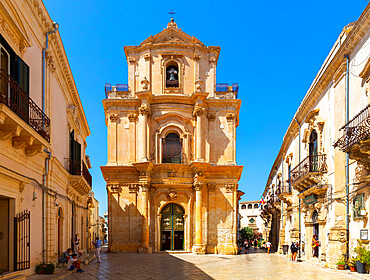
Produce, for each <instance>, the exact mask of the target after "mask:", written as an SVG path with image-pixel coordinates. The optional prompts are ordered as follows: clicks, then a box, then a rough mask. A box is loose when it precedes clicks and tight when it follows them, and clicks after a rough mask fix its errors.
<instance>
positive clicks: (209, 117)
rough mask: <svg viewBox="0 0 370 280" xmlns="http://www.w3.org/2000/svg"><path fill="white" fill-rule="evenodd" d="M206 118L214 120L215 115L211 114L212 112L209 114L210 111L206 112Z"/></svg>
mask: <svg viewBox="0 0 370 280" xmlns="http://www.w3.org/2000/svg"><path fill="white" fill-rule="evenodd" d="M207 119H208V120H209V121H214V120H215V119H216V116H215V115H213V114H211V113H208V114H207Z"/></svg>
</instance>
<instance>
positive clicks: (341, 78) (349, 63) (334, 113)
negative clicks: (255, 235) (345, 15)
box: [263, 5, 370, 266]
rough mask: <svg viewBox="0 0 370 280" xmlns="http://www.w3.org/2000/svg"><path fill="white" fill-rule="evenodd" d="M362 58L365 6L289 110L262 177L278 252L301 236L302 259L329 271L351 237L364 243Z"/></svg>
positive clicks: (367, 69) (366, 139)
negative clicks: (315, 239) (319, 263)
mask: <svg viewBox="0 0 370 280" xmlns="http://www.w3.org/2000/svg"><path fill="white" fill-rule="evenodd" d="M369 56H370V5H367V7H366V9H365V10H364V12H363V13H362V14H361V16H360V17H359V19H358V20H357V21H356V22H353V23H351V24H349V25H347V26H346V27H345V28H344V29H343V31H342V32H341V33H340V35H339V38H338V39H337V41H336V42H335V44H334V46H333V47H332V49H331V51H330V53H329V55H328V57H327V58H326V60H325V61H324V64H323V65H322V67H321V69H320V70H319V73H318V74H317V76H316V78H315V79H314V81H313V83H312V85H311V87H310V88H309V90H308V92H307V94H306V96H305V97H304V99H303V101H302V103H301V105H300V106H299V108H298V110H297V112H296V113H295V115H294V117H293V119H292V121H291V123H290V125H289V127H288V130H287V131H286V133H285V136H284V139H283V144H282V146H281V149H280V151H279V153H278V156H277V157H276V160H275V162H274V164H273V166H272V169H271V172H270V174H269V177H268V180H267V184H266V188H265V191H264V193H263V195H264V196H265V199H266V200H267V204H266V205H265V206H264V207H263V216H264V217H265V219H268V221H269V224H270V236H269V237H270V240H272V243H273V244H274V245H275V246H279V248H277V249H278V250H279V251H281V249H282V245H289V244H291V242H292V241H293V240H298V239H301V241H302V245H304V246H302V249H303V252H302V257H303V258H305V259H312V258H313V257H314V254H317V257H318V259H319V260H320V261H322V262H327V264H328V265H329V266H333V265H334V264H335V263H336V262H337V260H338V259H340V258H341V257H342V256H343V254H346V253H347V246H346V245H347V244H348V251H349V256H354V255H355V253H354V247H355V246H356V245H357V240H358V239H368V234H367V233H368V231H369V223H368V213H369V212H370V199H369V195H370V191H369V187H368V183H369V169H370V161H369V159H368V157H369V152H368V151H369V150H370V148H369V147H370V146H369V143H370V127H369V120H370V114H369V113H370V108H369V101H370V98H369V95H370V58H369ZM346 154H348V164H347V161H346ZM347 166H348V169H347ZM346 186H348V196H347V194H346ZM347 205H348V209H349V211H348V218H349V219H348V222H347V219H346V216H347V210H346V206H347ZM347 232H348V235H349V237H348V238H347ZM314 235H317V237H318V239H319V242H320V244H321V246H320V247H318V249H315V250H316V251H315V250H313V249H312V246H311V245H312V238H313V236H314ZM347 241H348V242H347Z"/></svg>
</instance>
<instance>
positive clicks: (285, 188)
mask: <svg viewBox="0 0 370 280" xmlns="http://www.w3.org/2000/svg"><path fill="white" fill-rule="evenodd" d="M290 193H292V187H291V186H289V185H281V186H278V187H277V189H276V194H277V195H278V196H279V195H281V194H290Z"/></svg>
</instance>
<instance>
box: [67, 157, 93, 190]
mask: <svg viewBox="0 0 370 280" xmlns="http://www.w3.org/2000/svg"><path fill="white" fill-rule="evenodd" d="M65 160H66V164H67V167H68V172H69V174H70V184H71V185H72V186H73V187H74V188H75V189H76V190H77V191H78V192H79V193H80V194H82V195H85V194H88V193H89V191H91V186H92V176H91V174H90V172H89V170H88V168H87V167H86V164H85V162H84V161H82V160H73V159H70V158H66V159H65Z"/></svg>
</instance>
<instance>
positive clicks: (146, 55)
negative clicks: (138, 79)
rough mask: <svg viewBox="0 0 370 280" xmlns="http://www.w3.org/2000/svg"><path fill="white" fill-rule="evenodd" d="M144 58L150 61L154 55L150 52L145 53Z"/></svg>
mask: <svg viewBox="0 0 370 280" xmlns="http://www.w3.org/2000/svg"><path fill="white" fill-rule="evenodd" d="M144 59H145V60H146V61H148V60H149V61H150V60H151V59H152V56H151V55H150V54H149V53H147V54H145V55H144Z"/></svg>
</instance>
